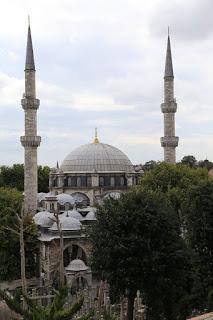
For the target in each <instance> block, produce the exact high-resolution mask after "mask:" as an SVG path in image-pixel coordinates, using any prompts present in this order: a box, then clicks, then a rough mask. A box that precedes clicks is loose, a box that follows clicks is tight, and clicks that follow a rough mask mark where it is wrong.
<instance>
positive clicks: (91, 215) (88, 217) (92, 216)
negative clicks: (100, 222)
mask: <svg viewBox="0 0 213 320" xmlns="http://www.w3.org/2000/svg"><path fill="white" fill-rule="evenodd" d="M83 220H86V221H95V220H96V217H95V212H93V211H90V212H88V213H87V215H86V216H85V217H84V219H83Z"/></svg>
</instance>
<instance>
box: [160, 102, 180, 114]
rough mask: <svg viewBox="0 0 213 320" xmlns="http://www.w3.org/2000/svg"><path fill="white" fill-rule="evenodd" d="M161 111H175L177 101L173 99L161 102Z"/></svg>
mask: <svg viewBox="0 0 213 320" xmlns="http://www.w3.org/2000/svg"><path fill="white" fill-rule="evenodd" d="M161 111H162V113H175V112H176V111H177V103H176V101H175V100H171V101H169V102H164V103H161Z"/></svg>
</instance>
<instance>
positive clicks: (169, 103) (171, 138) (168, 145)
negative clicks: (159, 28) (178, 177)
mask: <svg viewBox="0 0 213 320" xmlns="http://www.w3.org/2000/svg"><path fill="white" fill-rule="evenodd" d="M161 111H162V113H163V114H164V137H162V138H161V146H162V147H163V148H164V161H165V162H168V163H175V162H176V150H175V148H176V147H177V146H178V141H179V138H178V137H176V136H175V113H176V111H177V103H176V99H175V98H174V73H173V65H172V53H171V44H170V35H169V28H168V39H167V51H166V63H165V73H164V103H162V104H161Z"/></svg>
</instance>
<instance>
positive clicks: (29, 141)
mask: <svg viewBox="0 0 213 320" xmlns="http://www.w3.org/2000/svg"><path fill="white" fill-rule="evenodd" d="M20 141H21V144H22V146H23V147H33V148H37V147H38V146H40V143H41V137H39V136H31V137H27V136H22V137H20Z"/></svg>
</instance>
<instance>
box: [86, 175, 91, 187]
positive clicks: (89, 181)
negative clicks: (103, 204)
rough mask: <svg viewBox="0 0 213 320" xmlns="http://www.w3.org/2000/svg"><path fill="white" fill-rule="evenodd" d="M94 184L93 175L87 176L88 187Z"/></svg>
mask: <svg viewBox="0 0 213 320" xmlns="http://www.w3.org/2000/svg"><path fill="white" fill-rule="evenodd" d="M91 185H92V179H91V177H87V187H91Z"/></svg>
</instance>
